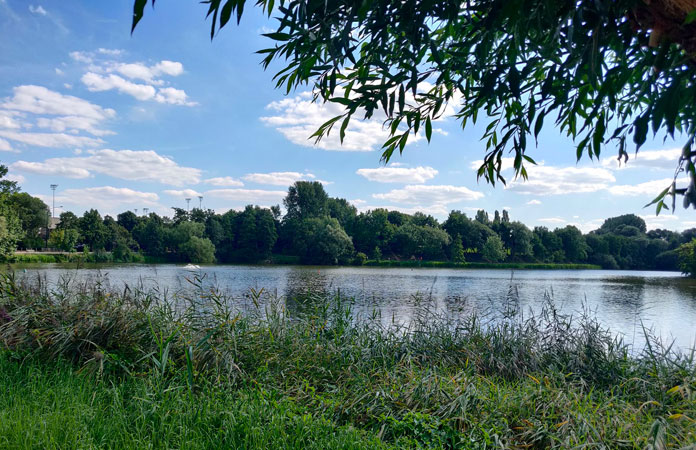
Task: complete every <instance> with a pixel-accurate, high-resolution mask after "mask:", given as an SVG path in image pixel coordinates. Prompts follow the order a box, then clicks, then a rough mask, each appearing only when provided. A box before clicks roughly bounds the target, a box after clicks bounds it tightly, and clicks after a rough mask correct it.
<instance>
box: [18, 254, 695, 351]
mask: <svg viewBox="0 0 696 450" xmlns="http://www.w3.org/2000/svg"><path fill="white" fill-rule="evenodd" d="M26 269H27V272H26V273H21V274H19V275H20V276H22V277H25V278H32V277H34V278H35V277H37V276H41V277H42V278H43V279H44V280H45V281H46V282H49V283H51V282H53V283H55V282H57V281H58V279H59V278H60V277H61V276H68V277H71V278H72V279H75V280H82V281H89V282H99V283H105V286H107V285H108V286H111V287H113V288H116V289H122V288H123V287H124V286H125V285H126V284H128V285H141V286H143V287H145V288H147V287H153V286H158V287H159V288H160V289H168V290H169V291H170V292H171V293H174V292H185V291H187V290H191V289H192V286H193V284H192V279H193V278H195V277H203V279H204V280H205V283H208V285H209V286H216V287H217V288H219V289H220V290H221V291H223V292H225V293H226V294H228V295H230V296H231V297H232V298H234V299H235V302H237V303H238V305H237V306H239V307H240V309H247V308H248V307H249V306H250V305H252V303H253V301H252V297H253V296H252V295H251V292H252V291H254V292H258V291H259V290H261V289H264V291H263V297H264V298H265V300H264V301H268V300H269V299H275V298H287V303H285V306H286V308H287V311H288V313H290V314H293V313H297V312H299V311H306V310H308V309H309V308H317V307H320V306H322V305H320V304H317V302H321V299H322V297H325V296H327V295H338V294H339V293H340V296H341V297H342V298H344V299H345V298H352V299H353V310H354V313H355V314H356V315H360V316H364V317H368V316H374V315H379V316H380V317H382V320H383V321H384V322H385V324H386V323H391V322H394V323H399V324H408V323H409V322H410V321H412V320H414V314H415V313H416V312H417V311H419V310H420V309H422V308H419V307H422V306H427V307H428V308H429V309H430V311H435V312H437V313H440V314H443V315H446V316H447V317H449V318H451V319H456V318H457V317H460V316H464V315H470V314H472V313H476V314H480V315H488V314H492V313H497V314H502V313H505V312H506V310H507V309H509V307H510V306H511V303H510V300H514V307H515V308H517V309H519V310H520V311H521V312H523V313H525V314H528V312H530V311H531V312H535V311H536V312H538V311H539V310H540V309H541V308H542V307H543V305H544V303H545V301H546V300H545V299H546V298H547V297H551V298H553V301H554V304H555V305H556V307H557V308H558V309H559V310H560V311H561V312H563V313H566V314H575V315H577V314H579V313H580V312H582V311H583V310H589V311H592V312H593V313H594V314H595V315H596V316H597V318H598V320H600V322H601V323H603V324H604V325H606V326H608V327H610V328H611V329H612V330H614V331H615V332H616V333H619V334H621V335H623V336H624V337H625V339H626V340H627V341H628V342H631V343H635V344H636V345H642V329H643V326H645V327H647V328H650V329H652V330H654V331H655V332H656V333H659V334H660V335H662V336H663V337H664V338H666V339H675V340H676V343H677V345H678V346H680V347H682V348H688V347H690V346H692V345H694V340H695V338H696V329H695V328H696V327H694V323H696V283H694V281H693V280H689V279H685V278H683V277H681V276H680V275H679V274H678V273H670V272H629V271H537V270H530V271H517V272H511V271H498V270H454V269H399V268H364V267H341V268H337V267H306V266H305V267H291V266H275V267H273V266H271V267H269V266H263V267H262V266H210V267H203V269H202V270H201V271H200V272H199V273H192V272H188V271H186V270H184V269H183V268H182V267H179V266H173V265H132V266H129V265H117V266H93V267H86V268H81V269H79V270H75V269H74V267H66V266H59V265H44V266H40V267H36V266H35V267H29V266H26Z"/></svg>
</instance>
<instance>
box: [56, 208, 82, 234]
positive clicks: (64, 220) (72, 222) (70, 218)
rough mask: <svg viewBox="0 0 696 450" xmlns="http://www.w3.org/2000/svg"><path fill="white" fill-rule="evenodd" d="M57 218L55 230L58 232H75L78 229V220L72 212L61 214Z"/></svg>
mask: <svg viewBox="0 0 696 450" xmlns="http://www.w3.org/2000/svg"><path fill="white" fill-rule="evenodd" d="M58 218H59V222H58V225H56V228H57V229H59V230H75V229H77V228H79V221H80V219H79V217H77V216H76V215H75V213H73V212H72V211H65V212H62V213H60V216H59V217H58Z"/></svg>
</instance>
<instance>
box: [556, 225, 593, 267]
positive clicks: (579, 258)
mask: <svg viewBox="0 0 696 450" xmlns="http://www.w3.org/2000/svg"><path fill="white" fill-rule="evenodd" d="M554 234H555V235H556V236H558V237H559V238H560V239H561V242H562V243H563V252H564V253H565V256H566V258H567V259H568V261H570V262H576V263H578V262H583V261H585V260H586V259H587V243H586V242H585V237H584V236H583V235H582V232H581V231H580V230H579V229H578V228H577V227H574V226H572V225H568V226H566V227H564V228H559V229H557V230H555V231H554Z"/></svg>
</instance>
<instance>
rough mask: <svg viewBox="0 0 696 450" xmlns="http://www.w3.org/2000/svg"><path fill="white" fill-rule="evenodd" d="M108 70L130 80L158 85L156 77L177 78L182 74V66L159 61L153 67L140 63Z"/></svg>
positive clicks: (123, 64) (119, 65) (117, 65)
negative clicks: (167, 76)
mask: <svg viewBox="0 0 696 450" xmlns="http://www.w3.org/2000/svg"><path fill="white" fill-rule="evenodd" d="M109 70H110V71H115V72H118V73H120V74H121V75H123V76H125V77H128V78H131V79H136V80H142V81H146V82H148V83H152V84H160V83H161V81H160V80H157V79H156V78H157V77H159V76H161V75H169V76H173V77H176V76H179V75H181V74H182V73H184V66H183V64H181V63H180V62H176V61H160V62H158V63H157V64H155V65H153V66H146V65H145V64H142V63H122V64H116V65H114V66H113V67H111V68H109Z"/></svg>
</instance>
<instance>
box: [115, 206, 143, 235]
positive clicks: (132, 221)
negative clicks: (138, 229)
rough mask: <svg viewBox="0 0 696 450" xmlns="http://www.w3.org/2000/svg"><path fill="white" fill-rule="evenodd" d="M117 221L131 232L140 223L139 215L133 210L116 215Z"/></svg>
mask: <svg viewBox="0 0 696 450" xmlns="http://www.w3.org/2000/svg"><path fill="white" fill-rule="evenodd" d="M116 222H118V224H119V225H121V226H122V227H123V228H125V229H126V230H128V231H129V232H131V231H133V228H135V226H136V225H137V224H138V216H136V215H135V213H134V212H133V211H125V212H122V213H121V214H119V215H117V216H116Z"/></svg>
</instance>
